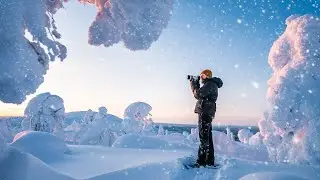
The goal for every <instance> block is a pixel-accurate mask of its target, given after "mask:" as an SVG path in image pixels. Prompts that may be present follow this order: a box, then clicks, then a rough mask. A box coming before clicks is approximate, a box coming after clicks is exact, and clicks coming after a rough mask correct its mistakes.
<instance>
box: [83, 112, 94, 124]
mask: <svg viewBox="0 0 320 180" xmlns="http://www.w3.org/2000/svg"><path fill="white" fill-rule="evenodd" d="M96 114H97V113H96V112H94V111H92V110H91V109H89V110H88V111H87V112H86V114H85V115H84V117H83V118H82V120H81V123H82V124H91V123H92V122H93V120H94V117H95V116H96Z"/></svg>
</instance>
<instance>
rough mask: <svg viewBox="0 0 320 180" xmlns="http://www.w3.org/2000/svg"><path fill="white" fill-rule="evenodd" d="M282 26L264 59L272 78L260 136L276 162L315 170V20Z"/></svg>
mask: <svg viewBox="0 0 320 180" xmlns="http://www.w3.org/2000/svg"><path fill="white" fill-rule="evenodd" d="M286 24H287V28H286V30H285V32H284V33H283V34H282V35H281V36H280V37H279V38H278V39H277V40H276V41H275V42H274V44H273V46H272V48H271V50H270V54H269V64H270V66H271V67H272V69H273V71H274V72H273V75H272V77H271V78H270V79H269V81H268V84H269V89H268V93H267V100H268V102H269V104H270V107H269V109H268V110H267V111H266V113H265V116H264V118H263V119H262V120H261V121H260V122H259V126H260V130H261V135H262V136H264V140H265V142H266V144H267V145H268V149H269V152H270V156H271V158H272V159H273V160H275V161H278V162H297V161H306V162H308V163H315V164H320V134H319V133H320V96H319V92H320V86H319V84H320V43H319V40H320V20H319V17H313V16H310V15H305V16H291V17H289V18H288V19H287V21H286ZM269 139H277V140H276V141H277V142H278V143H275V142H276V141H273V140H269Z"/></svg>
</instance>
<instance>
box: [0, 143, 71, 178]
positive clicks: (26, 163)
mask: <svg viewBox="0 0 320 180" xmlns="http://www.w3.org/2000/svg"><path fill="white" fill-rule="evenodd" d="M4 155H5V157H4V158H3V159H2V160H1V161H0V179H3V180H4V179H5V180H42V179H46V180H74V179H73V178H71V177H68V176H66V175H63V174H61V173H60V172H58V171H57V170H55V169H54V168H52V167H51V166H49V165H48V164H45V163H44V162H42V161H41V160H39V159H38V158H36V157H34V156H32V155H31V154H28V153H25V152H21V151H19V150H18V149H16V148H13V147H8V148H7V149H6V151H5V152H4Z"/></svg>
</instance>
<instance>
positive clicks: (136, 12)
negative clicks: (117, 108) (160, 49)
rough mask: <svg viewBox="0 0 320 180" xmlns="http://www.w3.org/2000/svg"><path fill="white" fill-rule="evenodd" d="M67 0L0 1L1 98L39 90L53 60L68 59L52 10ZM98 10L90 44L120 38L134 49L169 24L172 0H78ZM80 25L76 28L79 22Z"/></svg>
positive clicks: (18, 97)
mask: <svg viewBox="0 0 320 180" xmlns="http://www.w3.org/2000/svg"><path fill="white" fill-rule="evenodd" d="M66 2H68V0H28V1H26V0H14V1H9V0H1V1H0V4H1V6H0V14H1V16H0V32H1V33H0V49H1V57H0V84H1V86H0V101H3V102H5V103H17V104H20V103H22V102H23V101H24V100H25V97H26V95H29V94H32V93H34V92H35V91H36V89H37V88H38V86H39V85H40V84H41V83H42V82H43V80H44V78H43V76H44V75H45V74H46V72H47V70H48V69H49V62H50V61H54V60H56V59H60V60H64V59H65V58H66V56H67V48H66V47H65V46H64V45H62V44H61V43H60V42H58V41H57V39H60V38H61V35H60V34H59V33H58V31H57V27H56V25H55V21H54V14H55V13H56V12H57V11H58V10H59V9H60V8H63V3H66ZM79 2H82V3H90V4H94V5H96V7H97V10H98V13H97V16H96V18H95V20H94V22H93V23H92V24H91V26H90V28H89V43H90V44H92V45H104V46H106V47H109V46H111V45H113V44H116V43H119V42H120V41H121V42H123V43H124V45H125V46H126V47H127V48H129V49H131V50H142V49H144V50H145V49H148V48H149V47H150V46H151V44H152V43H153V42H154V41H156V40H157V39H158V38H159V36H160V34H161V32H162V30H163V29H164V28H165V27H166V26H167V24H168V21H169V19H170V16H171V14H172V8H173V0H148V1H144V0H135V1H127V0H79ZM75 28H76V27H75Z"/></svg>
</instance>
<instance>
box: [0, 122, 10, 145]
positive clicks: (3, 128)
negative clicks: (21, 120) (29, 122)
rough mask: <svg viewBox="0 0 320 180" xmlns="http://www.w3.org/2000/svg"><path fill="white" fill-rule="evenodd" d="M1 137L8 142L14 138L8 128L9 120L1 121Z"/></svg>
mask: <svg viewBox="0 0 320 180" xmlns="http://www.w3.org/2000/svg"><path fill="white" fill-rule="evenodd" d="M0 135H2V137H3V138H4V139H5V141H6V142H8V141H11V140H12V138H13V136H12V134H11V132H10V130H9V128H8V125H7V120H0Z"/></svg>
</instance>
